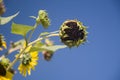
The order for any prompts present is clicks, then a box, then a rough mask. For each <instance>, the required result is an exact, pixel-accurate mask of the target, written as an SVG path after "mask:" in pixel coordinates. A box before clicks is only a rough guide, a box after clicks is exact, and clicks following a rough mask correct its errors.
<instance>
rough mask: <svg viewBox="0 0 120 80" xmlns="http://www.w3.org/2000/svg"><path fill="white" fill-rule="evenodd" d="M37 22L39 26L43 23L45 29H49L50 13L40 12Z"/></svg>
mask: <svg viewBox="0 0 120 80" xmlns="http://www.w3.org/2000/svg"><path fill="white" fill-rule="evenodd" d="M36 22H37V23H38V24H40V23H41V24H42V26H43V27H44V28H48V26H50V19H49V17H48V13H47V12H46V11H45V10H39V12H38V18H37V19H36Z"/></svg>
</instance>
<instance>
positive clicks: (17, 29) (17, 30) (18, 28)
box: [11, 23, 33, 36]
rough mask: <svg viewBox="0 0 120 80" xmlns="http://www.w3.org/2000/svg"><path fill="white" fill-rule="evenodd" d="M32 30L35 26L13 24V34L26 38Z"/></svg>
mask: <svg viewBox="0 0 120 80" xmlns="http://www.w3.org/2000/svg"><path fill="white" fill-rule="evenodd" d="M32 29H33V26H28V25H23V24H16V23H12V31H11V33H13V34H18V35H22V36H25V35H26V34H27V33H28V32H29V31H30V30H32Z"/></svg>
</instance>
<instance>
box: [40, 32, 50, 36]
mask: <svg viewBox="0 0 120 80" xmlns="http://www.w3.org/2000/svg"><path fill="white" fill-rule="evenodd" d="M48 34H49V32H42V33H41V34H40V36H45V35H48Z"/></svg>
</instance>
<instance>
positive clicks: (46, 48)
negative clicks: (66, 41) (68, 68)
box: [41, 45, 67, 52]
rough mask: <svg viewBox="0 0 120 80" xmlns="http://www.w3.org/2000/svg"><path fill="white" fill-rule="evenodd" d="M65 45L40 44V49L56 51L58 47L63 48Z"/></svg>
mask: <svg viewBox="0 0 120 80" xmlns="http://www.w3.org/2000/svg"><path fill="white" fill-rule="evenodd" d="M66 47H67V46H66V45H53V46H46V45H44V46H42V47H41V49H45V50H49V51H53V52H55V51H57V50H59V49H63V48H66Z"/></svg>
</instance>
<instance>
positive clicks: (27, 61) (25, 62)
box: [21, 53, 31, 65]
mask: <svg viewBox="0 0 120 80" xmlns="http://www.w3.org/2000/svg"><path fill="white" fill-rule="evenodd" d="M21 62H22V64H23V65H29V64H30V62H31V55H30V54H29V53H27V54H23V55H22V58H21Z"/></svg>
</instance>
